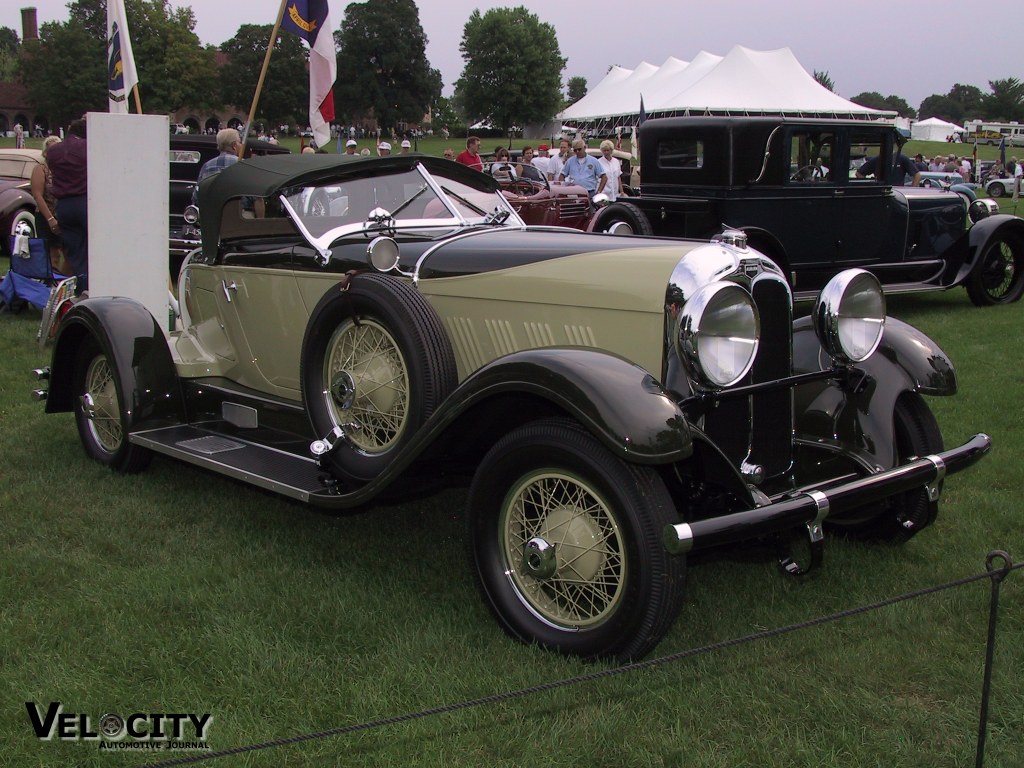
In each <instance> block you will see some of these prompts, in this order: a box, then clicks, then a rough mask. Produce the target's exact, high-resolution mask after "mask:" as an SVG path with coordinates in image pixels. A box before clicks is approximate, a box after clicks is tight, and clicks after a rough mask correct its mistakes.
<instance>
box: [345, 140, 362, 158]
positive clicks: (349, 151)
mask: <svg viewBox="0 0 1024 768" xmlns="http://www.w3.org/2000/svg"><path fill="white" fill-rule="evenodd" d="M358 146H359V145H358V144H357V143H356V140H355V139H349V140H348V141H346V142H345V154H346V155H354V154H355V153H356V147H358Z"/></svg>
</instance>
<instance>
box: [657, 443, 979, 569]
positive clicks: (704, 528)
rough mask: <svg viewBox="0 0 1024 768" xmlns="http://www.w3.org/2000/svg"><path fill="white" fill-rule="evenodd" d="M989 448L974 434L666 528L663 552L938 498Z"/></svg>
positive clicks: (810, 524)
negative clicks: (855, 474)
mask: <svg viewBox="0 0 1024 768" xmlns="http://www.w3.org/2000/svg"><path fill="white" fill-rule="evenodd" d="M991 447H992V439H991V438H990V437H989V436H988V435H985V434H978V435H975V436H974V437H972V438H971V439H970V440H968V441H967V442H966V443H964V444H963V445H961V446H960V447H958V448H952V449H950V450H948V451H943V452H942V453H939V454H936V455H933V456H926V457H924V458H921V459H916V460H914V461H912V462H910V463H909V464H904V465H903V466H901V467H896V468H895V469H890V470H888V471H886V472H879V473H878V474H877V475H869V476H867V477H862V478H860V479H858V480H853V481H851V482H848V483H843V484H842V485H838V486H835V487H834V488H828V489H827V490H811V491H804V492H800V493H799V494H797V495H795V496H793V497H791V498H785V499H781V500H780V501H775V502H772V503H771V504H766V505H765V506H763V507H756V508H754V509H748V510H745V511H743V512H734V513H732V514H729V515H722V516H721V517H714V518H711V519H709V520H695V521H694V522H692V523H679V524H677V525H667V526H665V529H664V531H663V532H662V542H663V544H664V545H665V548H666V549H667V550H668V551H669V552H671V553H672V554H675V555H681V554H685V553H687V552H692V551H694V550H698V549H707V548H710V547H715V546H719V545H721V544H728V543H730V542H734V541H740V540H742V539H752V538H757V537H758V536H764V535H767V534H771V533H778V532H780V531H785V530H789V529H792V528H796V527H798V526H800V525H808V526H810V527H812V528H814V527H818V526H820V525H821V523H822V522H823V521H824V520H825V519H827V518H828V516H829V515H832V514H840V513H844V512H847V511H849V510H852V509H854V508H856V507H859V506H862V505H864V504H871V503H873V502H876V501H881V500H882V499H885V498H887V497H889V496H893V495H895V494H897V493H904V492H906V491H910V490H913V489H915V488H921V487H928V488H929V493H930V494H932V495H933V497H934V498H938V484H939V482H940V481H941V480H942V478H943V477H944V476H945V475H952V474H955V473H956V472H959V471H961V470H963V469H967V468H968V467H970V466H972V465H974V464H975V463H976V462H977V461H979V460H980V459H981V457H982V456H984V455H985V454H986V453H988V451H989V449H990V448H991Z"/></svg>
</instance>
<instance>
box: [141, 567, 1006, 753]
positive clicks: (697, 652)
mask: <svg viewBox="0 0 1024 768" xmlns="http://www.w3.org/2000/svg"><path fill="white" fill-rule="evenodd" d="M997 558H998V559H1001V560H1002V561H1003V564H1002V566H1001V567H996V566H995V560H996V559H997ZM1020 568H1024V563H1018V564H1016V565H1014V564H1013V563H1012V561H1011V560H1010V556H1009V555H1008V554H1006V553H1005V552H1002V551H999V550H997V551H993V552H991V553H989V555H988V557H987V559H986V571H985V572H984V573H977V574H974V575H973V576H965V577H963V578H961V579H957V580H955V581H950V582H946V583H945V584H938V585H935V586H931V587H924V588H922V589H917V590H914V591H912V592H907V593H905V594H902V595H897V596H896V597H890V598H887V599H885V600H880V601H878V602H875V603H870V604H869V605H863V606H859V607H857V608H849V609H846V610H843V611H839V612H837V613H832V614H829V615H827V616H819V617H817V618H814V619H807V620H806V621H801V622H797V623H796V624H788V625H786V626H784V627H776V628H775V629H767V630H762V631H760V632H754V633H753V634H749V635H744V636H742V637H736V638H732V639H729V640H722V641H719V642H717V643H710V644H708V645H702V646H698V647H695V648H690V649H688V650H685V651H678V652H676V653H671V654H668V655H667V656H659V657H658V658H656V659H649V660H647V661H637V662H633V663H631V664H624V665H622V666H618V667H614V668H612V669H602V670H598V671H596V672H589V673H587V674H583V675H577V676H576V677H570V678H565V679H562V680H556V681H552V682H548V683H540V684H538V685H532V686H529V687H528V688H520V689H518V690H515V691H506V692H504V693H494V694H490V695H488V696H482V697H480V698H476V699H468V700H465V701H460V702H455V703H452V704H444V705H442V706H438V707H432V708H430V709H424V710H420V711H419V712H408V713H405V714H401V715H392V716H390V717H383V718H379V719H376V720H370V721H367V722H365V723H358V724H354V725H344V726H339V727H336V728H328V729H326V730H322V731H317V732H315V733H305V734H299V735H297V736H287V737H284V738H280V739H272V740H270V741H264V742H259V743H257V744H246V745H242V746H238V747H230V748H228V749H221V750H217V751H214V752H204V753H201V754H190V755H183V756H181V757H175V758H171V759H169V760H161V761H159V762H156V763H148V764H146V765H145V766H143V768H170V766H175V765H188V764H191V763H199V762H204V761H206V760H216V759H218V758H221V757H229V756H231V755H241V754H245V753H247V752H256V751H259V750H264V749H270V748H273V747H283V746H286V745H289V744H301V743H302V742H306V741H314V740H319V739H326V738H330V737H332V736H344V735H347V734H352V733H359V732H362V731H369V730H374V729H376V728H383V727H384V726H388V725H397V724H398V723H407V722H410V721H412V720H420V719H423V718H426V717H433V716H435V715H443V714H447V713H449V712H458V711H460V710H464V709H472V708H474V707H480V706H484V705H487V704H498V703H502V702H506V701H511V700H513V699H521V698H524V697H527V696H532V695H534V694H537V693H543V692H546V691H552V690H556V689H558V688H565V687H568V686H571V685H579V684H581V683H589V682H593V681H595V680H602V679H604V678H608V677H616V676H618V675H623V674H626V673H628V672H637V671H640V670H645V669H652V668H654V667H660V666H664V665H666V664H672V663H674V662H677V661H682V660H684V659H690V658H693V657H695V656H701V655H704V654H708V653H714V652H716V651H722V650H725V649H727V648H733V647H735V646H738V645H745V644H746V643H752V642H756V641H759V640H767V639H770V638H773V637H780V636H782V635H787V634H790V633H793V632H796V631H799V630H801V629H809V628H811V627H817V626H821V625H823V624H829V623H832V622H835V621H839V620H841V619H848V618H851V617H853V616H859V615H861V614H864V613H869V612H871V611H876V610H879V609H881V608H887V607H889V606H892V605H896V604H898V603H903V602H906V601H908V600H915V599H917V598H921V597H926V596H927V595H933V594H936V593H938V592H944V591H947V590H950V589H956V588H958V587H963V586H966V585H968V584H973V583H975V582H978V581H982V580H984V579H989V580H990V581H991V582H992V584H993V598H992V605H991V610H992V612H993V614H994V611H995V610H996V608H997V605H998V600H997V595H998V584H999V583H1000V582H1001V581H1002V580H1003V579H1005V578H1006V576H1007V575H1009V573H1010V572H1011V571H1015V570H1019V569H1020ZM993 614H990V621H989V644H988V648H987V654H986V661H987V663H986V669H985V682H984V685H983V691H982V711H981V724H980V727H979V734H978V760H979V762H978V766H979V768H980V766H981V760H982V753H983V751H984V732H985V728H986V724H987V714H988V696H989V692H990V681H991V664H992V651H993V647H994V641H995V620H994V618H992V615H993Z"/></svg>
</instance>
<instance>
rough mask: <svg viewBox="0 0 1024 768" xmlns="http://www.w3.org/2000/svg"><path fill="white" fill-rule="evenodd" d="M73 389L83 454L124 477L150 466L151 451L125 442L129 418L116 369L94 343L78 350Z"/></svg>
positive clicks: (92, 340) (89, 343) (87, 342)
mask: <svg viewBox="0 0 1024 768" xmlns="http://www.w3.org/2000/svg"><path fill="white" fill-rule="evenodd" d="M74 386H75V389H74V392H75V402H74V408H75V423H76V425H77V426H78V436H79V438H80V439H81V441H82V447H83V448H84V449H85V452H86V454H87V455H88V456H89V457H90V458H91V459H94V460H95V461H98V462H99V463H100V464H103V465H104V466H107V467H110V468H111V469H112V470H114V471H115V472H121V473H123V474H134V473H136V472H141V471H142V470H144V469H145V468H146V467H147V466H149V462H150V461H151V460H152V458H153V453H152V451H149V450H148V449H146V448H141V447H139V446H137V445H132V443H130V442H129V441H128V431H129V429H130V427H131V417H130V416H129V414H128V412H127V411H126V410H125V407H124V402H125V400H124V393H123V392H121V382H120V378H119V377H118V371H117V365H116V363H114V362H113V361H112V360H111V359H110V358H109V357H107V355H106V353H105V352H103V351H102V350H101V349H100V347H99V344H97V343H96V341H95V340H94V339H89V340H88V341H85V342H83V344H82V346H81V349H80V350H79V353H78V359H77V361H76V364H75V373H74Z"/></svg>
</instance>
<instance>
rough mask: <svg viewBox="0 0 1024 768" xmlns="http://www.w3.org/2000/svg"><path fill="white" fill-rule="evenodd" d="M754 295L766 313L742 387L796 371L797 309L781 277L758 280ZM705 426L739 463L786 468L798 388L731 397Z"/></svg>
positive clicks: (771, 470)
mask: <svg viewBox="0 0 1024 768" xmlns="http://www.w3.org/2000/svg"><path fill="white" fill-rule="evenodd" d="M751 293H752V295H753V297H754V303H756V304H757V311H758V314H759V315H760V317H761V343H760V345H759V347H758V350H757V359H756V360H755V361H754V367H753V368H752V369H751V371H750V373H749V374H748V375H747V378H746V379H745V380H744V381H742V382H740V384H741V385H745V384H752V383H754V384H756V383H760V382H764V381H773V380H775V379H782V378H785V377H787V376H790V375H791V374H792V369H793V364H792V359H793V352H792V346H793V345H792V332H793V313H792V308H791V305H790V301H789V291H788V290H787V288H786V285H785V284H784V283H783V282H781V280H780V279H778V278H776V277H774V276H771V277H764V276H762V277H761V278H759V279H757V280H756V281H755V282H754V284H753V286H752V288H751ZM705 426H706V428H707V431H708V434H709V435H710V437H711V438H712V439H713V440H714V441H715V443H716V444H717V445H718V447H719V448H721V450H722V451H723V452H724V453H725V455H726V456H728V457H729V459H730V460H731V461H732V462H733V463H734V464H735V465H736V466H739V465H740V463H741V462H743V461H744V460H747V461H749V462H750V463H751V464H759V465H761V466H762V467H764V469H765V474H766V476H768V477H771V476H774V475H778V474H780V473H782V472H785V471H786V470H787V469H788V468H789V465H790V461H791V454H792V444H793V392H792V390H791V389H780V390H776V391H774V392H766V393H764V394H760V395H756V396H754V397H751V398H747V399H744V400H726V401H723V402H722V404H721V405H720V406H719V407H718V408H717V409H715V410H714V411H713V412H712V413H710V414H709V415H708V417H707V420H706V423H705Z"/></svg>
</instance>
